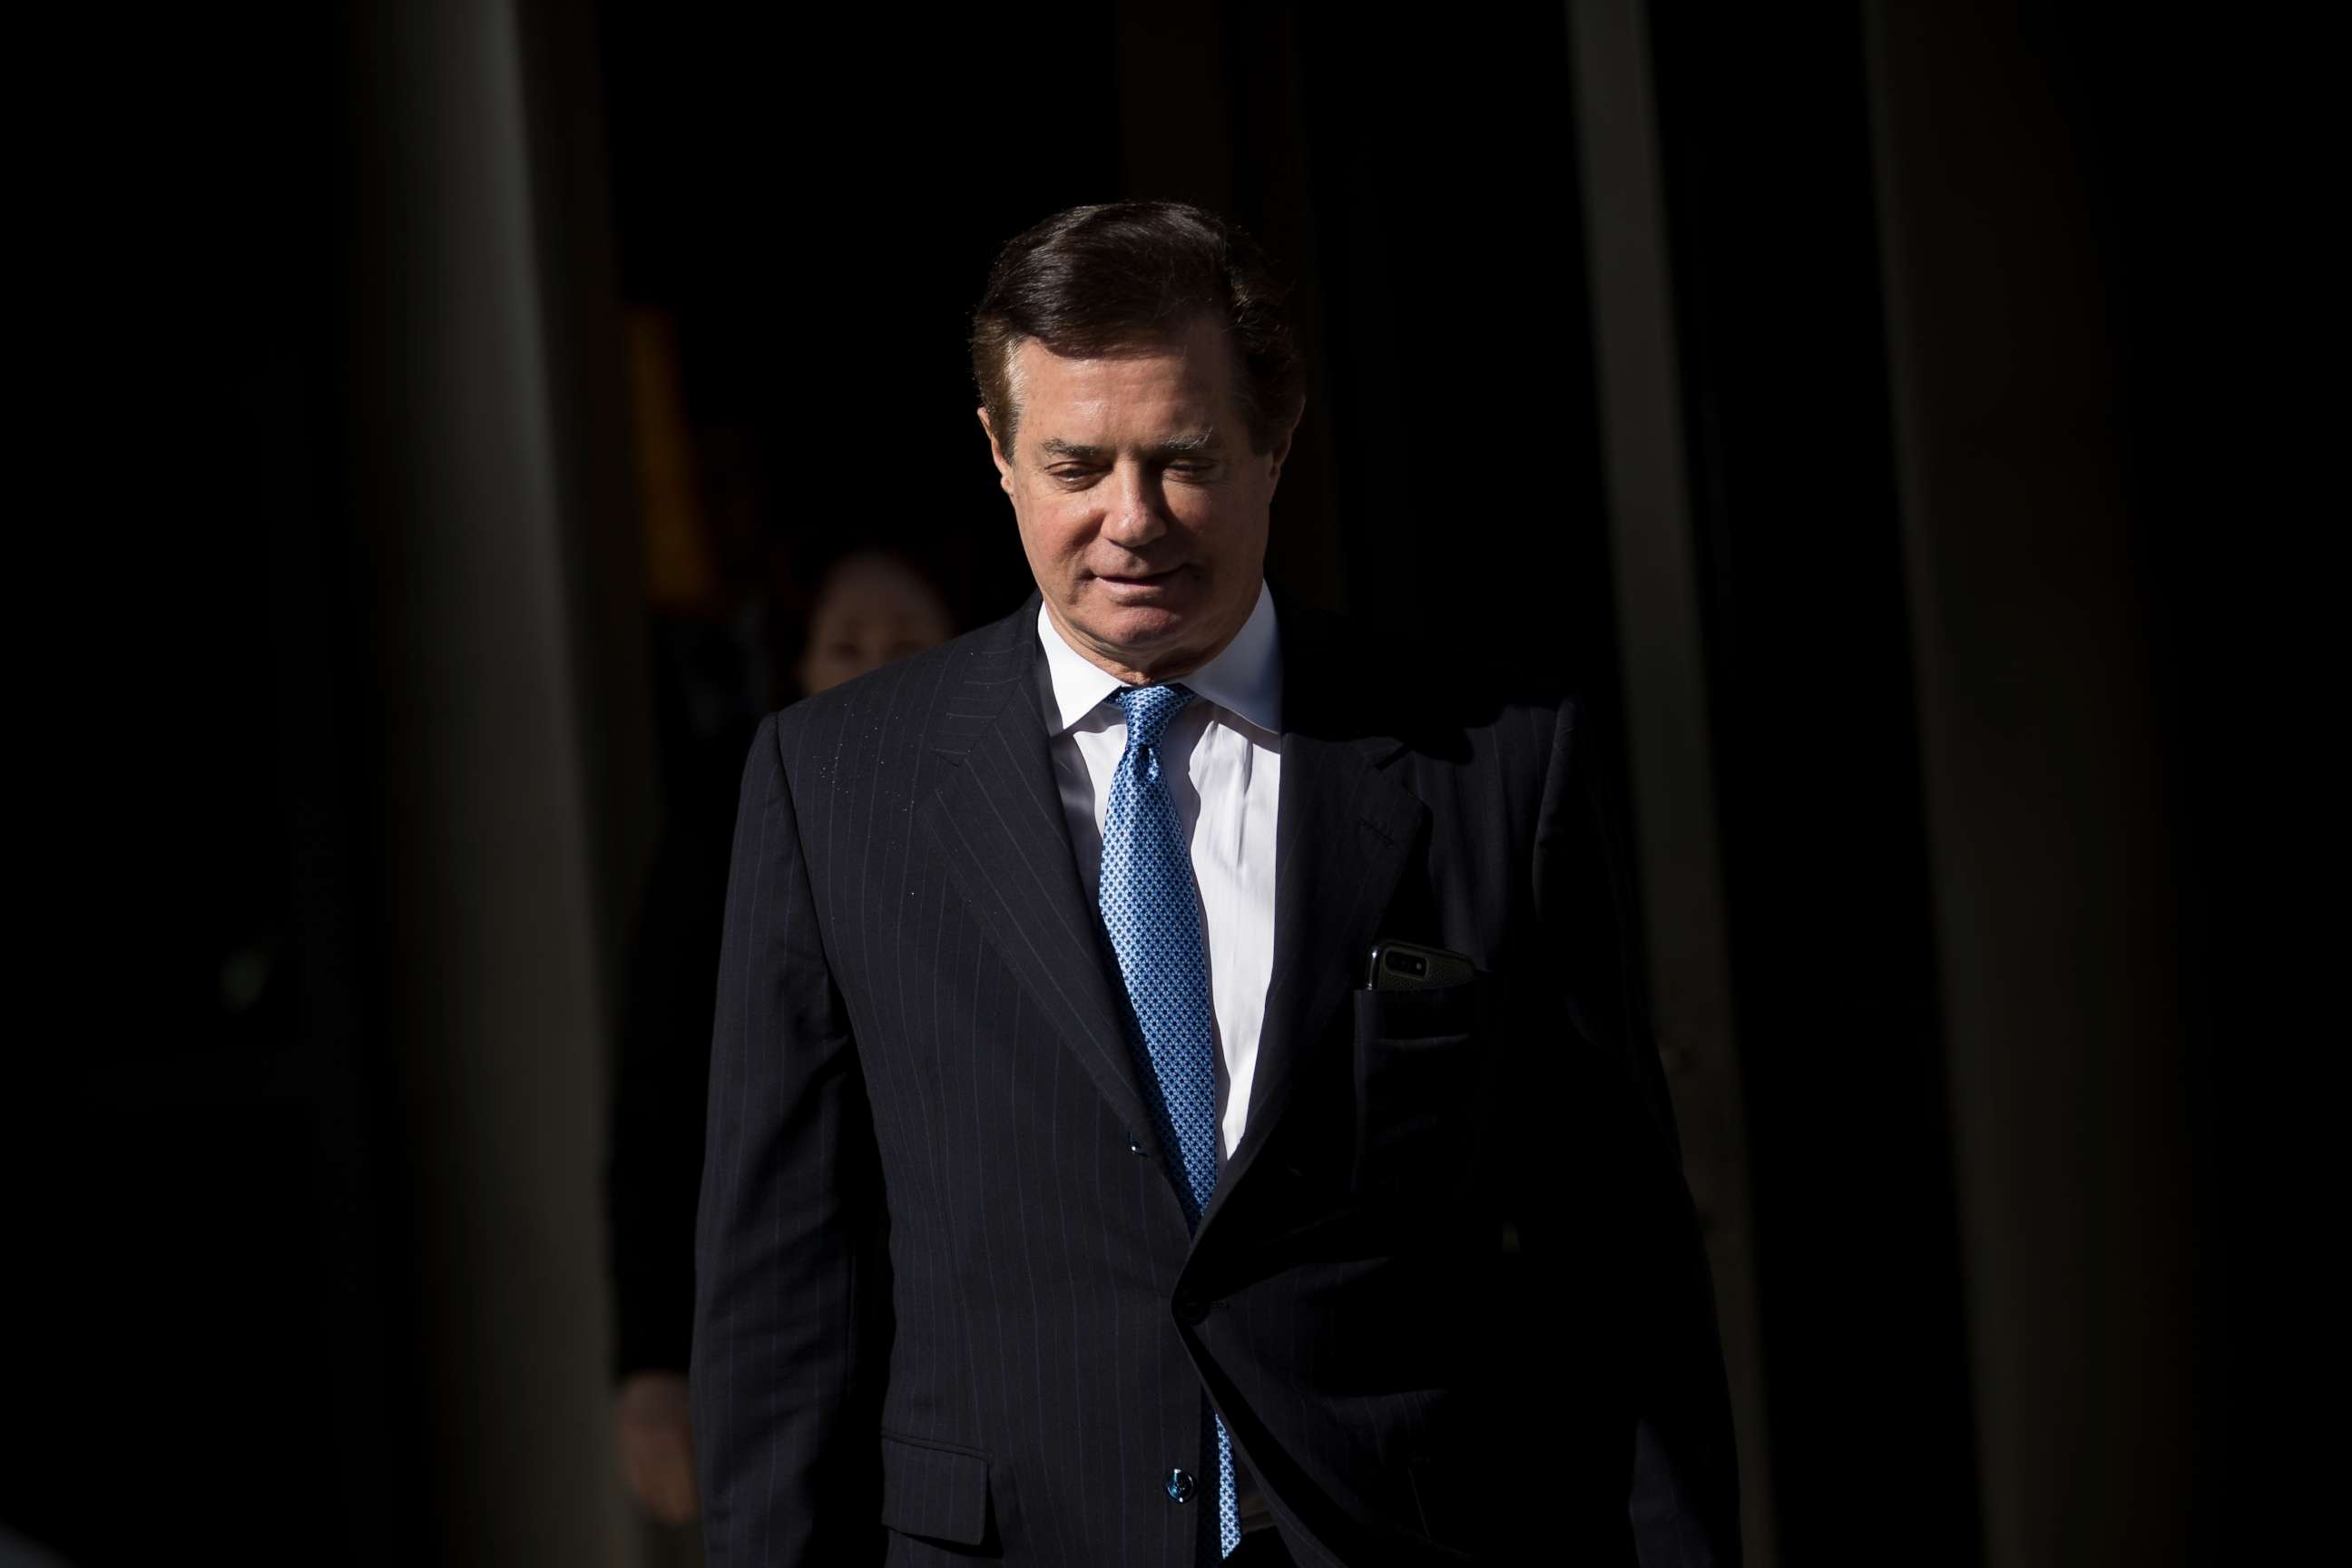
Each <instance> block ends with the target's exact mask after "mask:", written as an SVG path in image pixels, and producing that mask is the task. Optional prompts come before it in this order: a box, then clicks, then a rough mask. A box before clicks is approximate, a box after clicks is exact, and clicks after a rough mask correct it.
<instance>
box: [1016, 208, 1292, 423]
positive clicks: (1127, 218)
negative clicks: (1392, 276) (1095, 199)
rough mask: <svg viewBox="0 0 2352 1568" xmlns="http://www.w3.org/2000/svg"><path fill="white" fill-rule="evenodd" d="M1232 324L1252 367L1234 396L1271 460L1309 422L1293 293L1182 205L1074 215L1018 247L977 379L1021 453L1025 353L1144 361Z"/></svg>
mask: <svg viewBox="0 0 2352 1568" xmlns="http://www.w3.org/2000/svg"><path fill="white" fill-rule="evenodd" d="M1203 313H1205V314H1207V315H1210V316H1213V317H1214V318H1215V319H1217V320H1218V321H1222V322H1223V324H1224V326H1225V329H1226V331H1227V332H1228V333H1230V334H1231V336H1232V339H1233V342H1234V348H1235V350H1236V351H1237V352H1238V354H1239V358H1240V361H1241V366H1242V375H1241V379H1240V383H1239V384H1238V385H1237V386H1236V387H1235V388H1234V399H1235V401H1236V402H1237V403H1238V404H1239V405H1240V407H1241V414H1242V418H1243V421H1244V424H1245V425H1246V426H1248V429H1249V437H1250V445H1251V446H1252V447H1255V449H1256V450H1258V451H1260V452H1265V451H1270V450H1272V449H1273V447H1274V444H1275V443H1276V441H1278V440H1280V439H1281V438H1282V437H1283V435H1284V434H1285V433H1286V432H1287V431H1288V430H1289V429H1290V427H1291V426H1292V425H1294V424H1295V423H1296V422H1297V418H1298V411H1299V408H1300V406H1301V405H1302V404H1303V402H1304V400H1305V395H1306V381H1305V375H1304V372H1303V368H1302V365H1301V362H1300V356H1299V351H1298V342H1297V335H1296V333H1295V332H1294V331H1293V330H1292V327H1291V324H1290V317H1289V313H1288V310H1286V305H1285V300H1284V298H1283V289H1282V288H1281V286H1280V285H1279V284H1277V283H1276V281H1275V278H1274V273H1273V269H1272V268H1270V267H1269V266H1268V265H1267V263H1266V258H1265V252H1263V251H1261V250H1260V249H1259V248H1258V247H1257V243H1256V242H1255V240H1253V239H1251V238H1250V237H1249V236H1248V235H1247V234H1244V232H1243V231H1242V230H1241V229H1239V228H1237V227H1235V226H1233V225H1231V224H1229V223H1227V222H1225V221H1224V220H1223V218H1221V217H1218V216H1216V215H1215V214H1214V213H1210V212H1205V211H1203V210H1202V209H1201V208H1199V207H1196V206H1190V205H1186V204H1184V203H1182V202H1109V203H1104V204H1100V205H1094V206H1082V207H1072V208H1070V209H1069V210H1068V211H1067V212H1063V213H1056V214H1055V216H1052V217H1049V218H1047V219H1046V220H1045V222H1044V223H1041V224H1039V225H1038V226H1036V227H1034V228H1032V229H1030V230H1029V231H1028V232H1026V233H1025V234H1023V235H1021V236H1019V237H1016V238H1015V239H1013V241H1012V242H1011V243H1009V244H1007V245H1006V246H1005V247H1004V248H1003V250H1002V251H1000V252H998V253H997V258H996V264H995V266H993V267H992V268H990V269H989V274H988V290H987V292H986V293H985V294H983V295H982V298H981V301H980V308H979V309H978V310H974V311H973V312H972V322H971V374H972V380H973V381H974V382H976V383H977V384H979V388H980V402H981V406H982V407H983V408H985V409H986V410H987V411H988V423H989V428H990V429H992V430H993V431H994V432H995V433H996V437H997V441H998V444H999V445H1000V446H1002V447H1003V448H1004V452H1005V455H1006V456H1007V457H1010V456H1012V454H1013V440H1014V435H1015V431H1016V430H1017V428H1018V423H1019V419H1020V407H1019V405H1018V402H1017V400H1016V399H1015V396H1014V393H1015V391H1016V390H1017V389H1016V388H1015V387H1014V385H1013V353H1014V351H1016V350H1017V349H1019V348H1020V346H1021V344H1022V343H1023V342H1026V341H1028V340H1031V339H1034V340H1035V341H1036V342H1040V343H1043V344H1044V345H1045V347H1046V348H1047V349H1049V350H1051V351H1052V352H1053V353H1057V354H1061V355H1065V356H1066V357H1070V358H1090V357H1094V356H1097V355H1105V354H1114V353H1126V352H1132V351H1134V350H1135V349H1137V348H1139V347H1144V346H1148V345H1150V344H1153V343H1156V342H1164V341H1166V340H1167V339H1168V338H1170V337H1172V336H1175V335H1177V334H1178V333H1181V331H1183V330H1184V328H1185V326H1186V325H1187V324H1188V323H1189V322H1190V321H1192V318H1193V317H1194V316H1195V315H1199V314H1203Z"/></svg>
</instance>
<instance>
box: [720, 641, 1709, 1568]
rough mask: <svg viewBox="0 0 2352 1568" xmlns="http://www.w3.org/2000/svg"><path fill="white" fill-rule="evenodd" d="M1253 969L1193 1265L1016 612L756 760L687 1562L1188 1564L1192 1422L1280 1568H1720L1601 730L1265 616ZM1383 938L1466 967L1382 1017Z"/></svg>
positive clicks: (789, 724)
mask: <svg viewBox="0 0 2352 1568" xmlns="http://www.w3.org/2000/svg"><path fill="white" fill-rule="evenodd" d="M1280 613H1281V616H1282V638H1283V646H1284V650H1285V659H1286V677H1285V698H1284V702H1285V712H1286V725H1287V728H1286V731H1285V732H1284V735H1283V740H1282V746H1283V759H1282V795H1281V802H1280V816H1279V826H1278V834H1279V855H1280V859H1279V864H1278V868H1277V871H1276V931H1275V955H1274V979H1273V983H1272V986H1271V989H1270V991H1269V993H1268V996H1267V1005H1266V1014H1265V1030H1264V1035H1263V1037H1262V1039H1261V1043H1260V1047H1259V1050H1260V1056H1259V1065H1258V1068H1257V1075H1256V1081H1255V1087H1254V1089H1253V1094H1252V1103H1251V1106H1250V1112H1249V1130H1248V1132H1247V1135H1246V1136H1245V1137H1244V1140H1243V1142H1242V1147H1241V1149H1240V1150H1239V1151H1238V1152H1236V1154H1235V1155H1234V1158H1233V1159H1232V1161H1231V1162H1230V1163H1229V1165H1228V1166H1227V1168H1226V1169H1225V1170H1224V1171H1223V1173H1222V1175H1221V1177H1220V1180H1219V1184H1218V1188H1217V1194H1216V1198H1215V1201H1214V1202H1213V1204H1212V1205H1211V1206H1210V1209H1209V1212H1208V1214H1207V1215H1205V1216H1204V1217H1203V1219H1202V1224H1201V1226H1200V1228H1199V1232H1198V1234H1197V1235H1191V1234H1188V1232H1187V1230H1186V1227H1185V1223H1184V1215H1183V1211H1182V1210H1181V1208H1180V1207H1179V1205H1178V1204H1177V1200H1176V1196H1175V1194H1174V1191H1173V1190H1172V1188H1171V1186H1170V1184H1169V1179H1168V1177H1167V1175H1166V1168H1167V1167H1166V1165H1165V1164H1164V1163H1163V1162H1162V1161H1161V1160H1160V1158H1159V1157H1158V1154H1157V1152H1156V1145H1155V1143H1154V1141H1153V1140H1154V1133H1153V1131H1152V1121H1151V1118H1150V1116H1149V1115H1148V1114H1147V1112H1146V1110H1145V1108H1144V1102H1143V1100H1142V1099H1141V1097H1140V1095H1139V1087H1138V1086H1139V1078H1138V1069H1137V1068H1136V1066H1135V1064H1134V1063H1133V1062H1132V1060H1131V1059H1130V1058H1129V1047H1128V1045H1127V1042H1126V1036H1125V1033H1124V1031H1123V1028H1122V1025H1121V1011H1120V1010H1121V1008H1122V1006H1123V1005H1124V1004H1123V1000H1122V998H1121V994H1120V993H1119V991H1118V988H1117V984H1116V980H1115V973H1116V972H1115V970H1113V969H1112V968H1111V967H1110V966H1109V963H1108V958H1107V947H1106V946H1105V944H1104V943H1103V942H1102V941H1101V939H1100V938H1099V937H1098V935H1097V929H1098V928H1097V918H1096V916H1095V915H1094V912H1093V910H1091V908H1090V907H1089V905H1088V904H1087V901H1086V900H1084V898H1083V897H1082V895H1081V892H1080V884H1079V881H1078V876H1077V870H1076V865H1075V864H1074V862H1073V859H1072V857H1071V850H1070V846H1069V841H1068V837H1067V834H1066V829H1065V827H1064V824H1063V817H1062V810H1061V805H1060V802H1059V799H1058V797H1057V795H1056V793H1055V784H1054V779H1053V776H1052V773H1051V765H1050V763H1049V760H1048V752H1047V739H1048V738H1047V731H1046V723H1045V717H1044V710H1043V709H1042V707H1041V704H1040V701H1039V698H1038V686H1037V661H1038V659H1039V658H1040V655H1039V653H1038V649H1037V646H1036V631H1035V625H1036V622H1035V616H1036V601H1035V600H1034V598H1032V600H1031V601H1030V602H1029V604H1028V605H1025V606H1024V607H1023V609H1021V610H1020V611H1018V612H1016V613H1015V614H1014V615H1013V616H1011V617H1010V618H1008V619H1006V620H1003V621H1001V622H999V623H997V624H995V625H993V626H988V627H985V628H983V629H982V630H981V631H978V632H975V633H973V634H971V635H970V636H968V637H961V638H960V639H958V640H956V641H954V642H951V643H949V644H947V645H945V646H943V647H939V648H936V649H933V650H931V651H929V652H928V653H924V654H921V655H919V656H917V657H915V658H909V659H907V660H905V661H903V662H901V663H898V664H896V665H893V666H891V667H889V668H885V669H882V670H879V671H877V672H876V673H875V674H873V675H870V676H867V677H865V678H863V679H858V680H856V681H852V682H850V683H849V684H847V685H845V686H842V687H839V688H836V689H834V690H832V691H829V692H827V693H825V694H824V695H823V696H821V697H817V698H814V699H812V700H809V701H805V702H803V703H800V704H798V705H796V706H794V707H793V708H791V709H788V710H785V711H783V712H782V713H780V714H777V715H776V716H774V717H773V718H772V719H771V720H769V721H766V722H765V723H764V724H763V725H762V726H761V730H760V732H759V735H758V737H757V739H756V741H755V742H754V743H753V745H752V748H751V758H750V761H749V763H748V764H747V765H746V767H745V770H744V775H743V787H742V795H741V805H740V812H739V816H738V819H737V824H736V830H735V832H736V837H735V849H734V869H733V874H732V878H731V881H730V888H729V891H728V905H727V916H726V936H725V941H724V943H723V949H722V955H721V959H720V965H719V997H718V1022H717V1029H716V1035H715V1039H714V1043H713V1050H712V1059H711V1072H710V1100H709V1129H708V1131H709V1147H708V1154H707V1158H706V1163H705V1166H704V1173H703V1184H702V1195H701V1208H700V1215H699V1221H698V1236H697V1269H696V1273H697V1288H696V1298H697V1299H696V1316H695V1334H694V1346H693V1388H694V1423H695V1435H696V1441H697V1447H698V1464H699V1468H700V1473H701V1476H702V1487H703V1495H704V1502H705V1506H706V1515H705V1531H706V1542H707V1547H708V1551H709V1561H710V1562H711V1563H714V1564H720V1565H734V1564H744V1563H809V1564H835V1563H844V1564H846V1563H877V1562H883V1561H887V1562H888V1563H965V1562H970V1561H972V1560H975V1559H978V1560H983V1561H1002V1562H1003V1563H1034V1564H1055V1565H1065V1568H1098V1565H1106V1564H1123V1563H1136V1564H1153V1565H1155V1568H1179V1565H1183V1568H1190V1565H1192V1563H1195V1562H1196V1561H1197V1558H1196V1556H1195V1553H1196V1552H1198V1551H1199V1543H1200V1541H1201V1539H1202V1536H1201V1530H1202V1521H1201V1518H1200V1515H1201V1514H1202V1508H1201V1507H1200V1506H1199V1504H1198V1503H1197V1502H1195V1503H1189V1504H1179V1503H1175V1502H1171V1500H1170V1498H1169V1497H1168V1495H1167V1493H1166V1492H1165V1491H1164V1490H1163V1483H1164V1482H1165V1480H1166V1479H1167V1477H1168V1475H1169V1472H1170V1471H1171V1469H1175V1468H1182V1469H1185V1470H1190V1471H1194V1472H1198V1471H1199V1470H1201V1468H1202V1463H1203V1460H1202V1443H1201V1433H1202V1402H1203V1401H1204V1400H1207V1401H1212V1402H1213V1404H1214V1406H1215V1408H1216V1409H1217V1410H1218V1411H1219V1412H1221V1413H1222V1414H1223V1415H1224V1417H1225V1420H1226V1423H1227V1425H1228V1426H1229V1427H1230V1429H1231V1431H1232V1433H1233V1435H1234V1440H1235V1442H1236V1444H1237V1445H1238V1446H1239V1447H1240V1450H1241V1452H1242V1454H1243V1457H1244V1460H1245V1462H1246V1463H1247V1464H1248V1465H1249V1466H1250V1468H1251V1469H1252V1470H1253V1471H1254V1472H1255V1474H1256V1475H1257V1477H1258V1478H1259V1479H1260V1482H1261V1484H1262V1485H1263V1487H1264V1488H1265V1491H1266V1494H1267V1497H1268V1500H1269V1503H1270V1505H1271V1507H1272V1509H1273V1511H1274V1513H1275V1516H1276V1521H1277V1522H1278V1525H1279V1528H1280V1530H1281V1531H1282V1534H1283V1536H1284V1538H1285V1540H1286V1542H1287V1543H1288V1545H1289V1547H1290V1550H1291V1552H1293V1554H1294V1555H1295V1556H1296V1557H1297V1560H1298V1561H1299V1562H1300V1563H1320V1564H1331V1563H1347V1564H1371V1563H1464V1562H1497V1563H1521V1562H1538V1561H1540V1562H1561V1561H1567V1562H1583V1561H1590V1562H1601V1563H1619V1562H1632V1561H1635V1560H1636V1558H1637V1554H1638V1560H1639V1561H1641V1562H1642V1563H1712V1562H1729V1561H1732V1560H1734V1559H1735V1558H1736V1556H1737V1544H1736V1540H1735V1534H1734V1531H1735V1525H1734V1515H1735V1513H1736V1508H1735V1503H1734V1496H1733V1491H1734V1482H1733V1475H1732V1466H1731V1459H1730V1434H1729V1421H1728V1417H1727V1409H1726V1402H1725V1398H1724V1392H1723V1384H1722V1373H1721V1367H1720V1357H1719V1352H1718V1350H1717V1343H1716V1336H1715V1329H1714V1319H1713V1310H1712V1306H1711V1303H1710V1300H1709V1294H1708V1286H1707V1279H1706V1265H1705V1261H1704V1258H1703V1256H1702V1254H1701V1251H1700V1248H1699V1244H1698V1241H1697V1237H1696V1226H1695V1224H1694V1221H1693V1217H1692V1214H1691V1210H1690V1205H1689V1201H1688V1197H1687V1195H1686V1193H1685V1188H1684V1185H1683V1181H1682V1175H1681V1171H1680V1164H1679V1156H1678V1153H1677V1150H1676V1144H1675V1133H1674V1126H1673V1120H1672V1116H1671V1113H1670V1112H1669V1110H1668V1108H1667V1103H1666V1097H1665V1093H1664V1084H1663V1080H1662V1078H1661V1075H1660V1073H1659V1071H1658V1068H1657V1064H1656V1060H1655V1056H1654V1052H1653V1051H1652V1050H1651V1048H1650V1047H1649V1046H1648V1044H1647V1042H1646V1037H1644V1035H1643V1031H1642V1030H1641V1028H1640V1027H1639V1025H1638V1021H1637V1014H1636V1011H1635V1009H1634V1007H1633V1005H1632V998H1633V986H1632V984H1631V983H1630V965H1629V963H1628V962H1627V959H1626V956H1625V952H1624V948H1623V945H1622V942H1621V941H1620V938H1619V932H1620V931H1621V930H1622V926H1621V923H1620V919H1619V913H1618V910H1619V908H1620V905H1619V901H1618V900H1617V899H1616V897H1615V889H1616V882H1617V879H1616V878H1615V877H1614V874H1613V868H1612V860H1611V859H1610V858H1609V857H1608V856H1607V855H1605V854H1604V853H1603V845H1604V843H1605V842H1607V841H1608V836H1606V835H1604V834H1602V833H1601V831H1600V830H1599V828H1598V826H1597V824H1596V818H1595V809H1594V805H1593V802H1594V799H1595V792H1594V791H1593V789H1592V788H1591V780H1589V779H1588V777H1587V775H1588V774H1589V773H1592V772H1593V771H1594V770H1592V769H1591V766H1590V765H1589V763H1588V762H1587V753H1588V751H1589V744H1588V741H1587V737H1586V735H1585V733H1584V730H1583V728H1582V727H1580V723H1579V717H1580V709H1579V707H1578V706H1577V705H1576V704H1574V703H1572V702H1570V703H1559V704H1546V705H1526V704H1509V703H1503V702H1500V701H1494V700H1488V701H1486V702H1484V703H1481V702H1479V701H1477V700H1465V699H1463V698H1461V697H1460V696H1459V695H1456V694H1458V693H1460V692H1462V691H1464V690H1465V689H1469V688H1467V687H1465V686H1464V685H1463V684H1461V683H1458V682H1450V681H1441V682H1434V683H1429V682H1423V683H1419V684H1415V683H1412V682H1403V683H1400V682H1398V681H1393V680H1389V679H1383V678H1382V677H1381V674H1380V673H1379V670H1378V668H1377V665H1376V663H1375V662H1373V661H1372V659H1371V658H1370V655H1369V652H1368V647H1369V645H1363V644H1359V643H1356V642H1353V641H1350V640H1348V639H1347V637H1346V636H1345V634H1344V633H1342V632H1340V631H1339V630H1338V629H1337V628H1336V627H1335V626H1328V625H1324V624H1321V623H1318V622H1317V621H1315V620H1314V619H1312V618H1311V617H1310V616H1308V615H1307V612H1305V611H1304V610H1302V609H1300V608H1299V607H1298V606H1297V605H1295V604H1294V603H1292V602H1290V601H1288V600H1287V599H1284V600H1281V601H1280ZM1382 936H1391V937H1399V938H1403V939H1406V940H1412V941H1420V942H1428V943H1431V944H1433V945H1438V946H1443V947H1448V948H1453V949H1454V950H1456V951H1459V952H1465V953H1468V954H1470V955H1471V956H1472V957H1473V958H1474V959H1475V960H1476V962H1477V963H1478V965H1479V967H1480V969H1481V971H1482V972H1483V973H1482V974H1481V976H1480V978H1478V979H1477V980H1475V981H1474V982H1472V983H1470V984H1465V985H1461V986H1455V987H1449V988H1447V989H1444V990H1439V991H1430V992H1392V991H1379V992H1373V991H1368V990H1364V989H1360V986H1361V985H1362V984H1363V967H1364V956H1365V954H1366V952H1367V950H1368V949H1369V947H1370V944H1371V943H1372V942H1373V941H1374V940H1375V939H1376V938H1378V937H1382Z"/></svg>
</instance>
